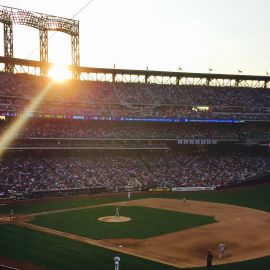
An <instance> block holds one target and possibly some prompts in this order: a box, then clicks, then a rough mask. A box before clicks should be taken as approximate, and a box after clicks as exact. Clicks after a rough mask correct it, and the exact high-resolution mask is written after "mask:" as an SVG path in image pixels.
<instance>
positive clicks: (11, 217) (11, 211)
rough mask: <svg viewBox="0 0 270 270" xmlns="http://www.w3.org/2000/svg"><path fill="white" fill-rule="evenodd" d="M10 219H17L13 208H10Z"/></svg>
mask: <svg viewBox="0 0 270 270" xmlns="http://www.w3.org/2000/svg"><path fill="white" fill-rule="evenodd" d="M9 219H10V220H15V215H14V211H13V209H10V212H9Z"/></svg>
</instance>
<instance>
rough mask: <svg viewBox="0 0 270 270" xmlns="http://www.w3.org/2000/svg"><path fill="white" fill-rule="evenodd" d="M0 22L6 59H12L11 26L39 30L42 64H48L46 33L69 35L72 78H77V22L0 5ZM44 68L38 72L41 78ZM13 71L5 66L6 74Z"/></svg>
mask: <svg viewBox="0 0 270 270" xmlns="http://www.w3.org/2000/svg"><path fill="white" fill-rule="evenodd" d="M0 22H2V23H3V24H4V54H5V57H7V58H13V24H16V25H26V26H30V27H33V28H36V29H38V30H39V39H40V61H41V62H43V63H47V62H48V31H58V32H63V33H66V34H68V35H70V36H71V49H72V53H71V54H72V66H73V74H72V77H73V78H74V79H78V78H79V74H78V73H77V71H76V67H78V66H80V52H79V21H77V20H73V19H67V18H62V17H58V16H52V15H48V14H43V13H38V12H32V11H29V10H23V9H18V8H12V7H7V6H2V5H0ZM45 66H46V65H44V68H41V70H40V74H41V75H43V76H47V75H48V70H46V68H45ZM13 69H14V66H12V65H7V66H5V70H6V71H7V72H13Z"/></svg>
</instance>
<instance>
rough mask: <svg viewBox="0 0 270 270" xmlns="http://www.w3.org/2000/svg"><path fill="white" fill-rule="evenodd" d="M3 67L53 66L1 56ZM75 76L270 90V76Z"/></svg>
mask: <svg viewBox="0 0 270 270" xmlns="http://www.w3.org/2000/svg"><path fill="white" fill-rule="evenodd" d="M1 66H13V67H14V69H15V72H16V73H28V74H31V75H39V74H40V73H39V72H37V71H38V70H49V68H50V67H51V66H52V64H51V63H45V62H39V61H32V60H25V59H18V58H9V57H2V56H0V71H1ZM69 68H72V67H69ZM2 71H4V69H2ZM73 74H76V75H77V76H78V77H77V78H80V79H81V80H86V81H102V82H114V83H142V84H163V85H165V84H167V85H198V86H215V87H248V88H265V89H267V90H269V89H270V76H258V75H240V74H238V75H234V74H213V73H211V74H209V73H187V72H169V71H154V70H131V69H112V68H93V67H92V68H90V67H77V68H74V70H73Z"/></svg>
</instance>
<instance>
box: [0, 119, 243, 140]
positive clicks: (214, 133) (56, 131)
mask: <svg viewBox="0 0 270 270" xmlns="http://www.w3.org/2000/svg"><path fill="white" fill-rule="evenodd" d="M10 124H11V123H10V122H8V121H0V135H1V134H3V133H4V132H5V130H7V129H8V127H9V126H10ZM16 137H18V138H76V139H78V138H82V139H83V138H84V139H85V138H92V139H180V138H182V139H186V138H188V139H222V140H237V139H238V128H237V127H235V126H234V125H229V124H225V125H222V124H219V125H211V124H209V125H203V124H202V125H200V126H198V125H192V124H182V125H180V124H179V123H176V124H167V123H165V124H164V123H163V124H162V123H159V124H151V123H118V122H107V121H105V122H103V121H74V120H66V121H65V120H46V119H37V120H32V121H30V122H29V123H27V124H26V125H25V126H24V128H23V129H22V130H21V131H20V133H18V134H16Z"/></svg>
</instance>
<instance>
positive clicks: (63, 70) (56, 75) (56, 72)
mask: <svg viewBox="0 0 270 270" xmlns="http://www.w3.org/2000/svg"><path fill="white" fill-rule="evenodd" d="M49 77H51V78H52V79H53V80H54V81H57V82H63V81H65V80H67V79H70V78H71V71H70V70H69V69H68V68H67V66H64V65H54V66H53V67H51V68H50V70H49Z"/></svg>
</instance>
